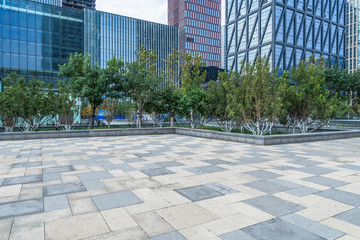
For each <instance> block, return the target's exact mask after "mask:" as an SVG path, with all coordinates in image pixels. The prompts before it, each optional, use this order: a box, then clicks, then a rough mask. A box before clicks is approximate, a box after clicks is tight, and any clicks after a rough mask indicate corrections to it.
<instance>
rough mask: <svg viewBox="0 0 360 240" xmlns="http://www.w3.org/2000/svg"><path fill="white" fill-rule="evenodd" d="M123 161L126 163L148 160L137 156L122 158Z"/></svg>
mask: <svg viewBox="0 0 360 240" xmlns="http://www.w3.org/2000/svg"><path fill="white" fill-rule="evenodd" d="M121 161H123V162H125V163H134V162H145V161H146V160H145V159H143V158H141V157H136V158H126V159H121Z"/></svg>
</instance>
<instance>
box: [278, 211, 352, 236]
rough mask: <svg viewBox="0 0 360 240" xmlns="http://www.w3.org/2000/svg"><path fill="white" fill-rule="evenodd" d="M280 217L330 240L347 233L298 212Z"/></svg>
mask: <svg viewBox="0 0 360 240" xmlns="http://www.w3.org/2000/svg"><path fill="white" fill-rule="evenodd" d="M280 219H281V220H284V221H285V222H288V223H291V224H293V225H295V226H298V227H301V228H303V229H305V230H307V231H309V232H312V233H314V234H316V235H318V236H320V237H323V238H324V239H328V240H332V239H337V238H339V237H341V236H343V235H345V233H343V232H340V231H338V230H336V229H333V228H331V227H328V226H325V225H323V224H320V223H318V222H315V221H312V220H310V219H307V218H305V217H302V216H300V215H297V214H289V215H285V216H283V217H280Z"/></svg>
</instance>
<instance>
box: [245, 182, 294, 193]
mask: <svg viewBox="0 0 360 240" xmlns="http://www.w3.org/2000/svg"><path fill="white" fill-rule="evenodd" d="M244 185H245V186H247V187H250V188H254V189H256V190H259V191H262V192H265V193H268V194H273V193H277V192H283V191H286V190H289V189H291V187H288V186H285V185H282V184H279V183H274V182H271V181H269V180H261V181H257V182H249V183H245V184H244Z"/></svg>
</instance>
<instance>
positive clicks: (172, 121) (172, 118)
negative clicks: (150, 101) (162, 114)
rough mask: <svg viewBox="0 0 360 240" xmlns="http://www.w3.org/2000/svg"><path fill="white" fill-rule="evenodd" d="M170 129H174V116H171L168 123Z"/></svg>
mask: <svg viewBox="0 0 360 240" xmlns="http://www.w3.org/2000/svg"><path fill="white" fill-rule="evenodd" d="M170 127H174V116H171V123H170Z"/></svg>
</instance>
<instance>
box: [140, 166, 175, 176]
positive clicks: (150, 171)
mask: <svg viewBox="0 0 360 240" xmlns="http://www.w3.org/2000/svg"><path fill="white" fill-rule="evenodd" d="M141 172H143V173H145V174H146V175H148V176H149V177H156V176H162V175H168V174H174V172H173V171H170V170H169V169H166V168H155V169H145V170H142V171H141Z"/></svg>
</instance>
